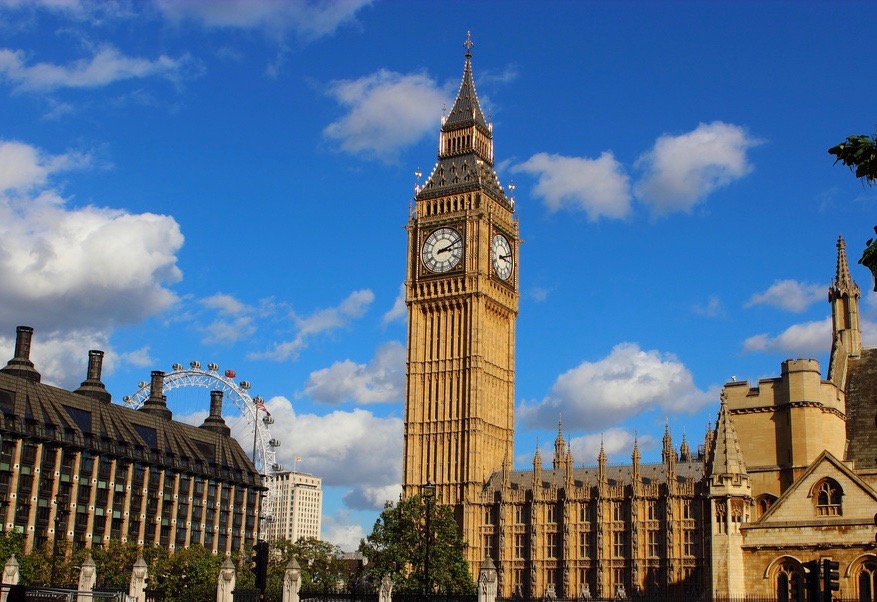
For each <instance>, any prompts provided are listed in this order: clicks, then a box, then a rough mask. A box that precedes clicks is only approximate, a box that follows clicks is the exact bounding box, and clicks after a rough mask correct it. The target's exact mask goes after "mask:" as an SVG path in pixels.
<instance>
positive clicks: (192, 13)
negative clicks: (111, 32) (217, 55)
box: [156, 0, 372, 41]
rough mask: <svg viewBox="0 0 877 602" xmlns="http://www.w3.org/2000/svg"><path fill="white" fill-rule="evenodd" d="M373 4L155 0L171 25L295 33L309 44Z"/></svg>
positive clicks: (366, 0) (361, 0)
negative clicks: (175, 23)
mask: <svg viewBox="0 0 877 602" xmlns="http://www.w3.org/2000/svg"><path fill="white" fill-rule="evenodd" d="M371 3H372V0H297V1H295V2H290V1H289V0H259V1H258V2H253V1H252V0H210V2H204V1H203V0H156V4H157V6H158V8H159V10H160V11H161V12H162V14H164V16H165V17H166V18H168V19H169V20H171V21H174V22H179V21H183V20H189V21H192V22H195V23H198V24H200V25H202V26H204V27H211V28H212V27H216V28H236V29H261V30H264V31H266V32H269V33H270V34H271V35H273V36H281V35H283V34H284V33H285V32H287V31H292V32H294V33H296V34H297V35H298V36H300V37H301V38H302V39H304V40H306V41H309V40H314V39H317V38H320V37H323V36H326V35H330V34H332V33H334V32H335V31H336V30H337V29H338V27H339V26H341V25H343V24H344V23H349V22H351V21H353V20H354V19H355V18H356V13H357V12H359V10H361V9H362V8H364V7H367V6H369V5H371Z"/></svg>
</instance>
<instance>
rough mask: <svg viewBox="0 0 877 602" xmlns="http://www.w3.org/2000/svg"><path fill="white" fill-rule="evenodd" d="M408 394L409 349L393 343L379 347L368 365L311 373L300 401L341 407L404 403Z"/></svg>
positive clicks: (339, 366) (342, 365)
mask: <svg viewBox="0 0 877 602" xmlns="http://www.w3.org/2000/svg"><path fill="white" fill-rule="evenodd" d="M404 391H405V347H403V346H402V344H401V343H399V342H398V341H390V342H388V343H384V344H383V345H381V346H380V347H378V349H377V351H376V352H375V356H374V358H372V360H371V361H370V362H369V363H368V364H357V363H355V362H352V361H350V360H344V361H342V362H335V363H334V364H332V365H331V366H330V367H329V368H323V369H322V370H317V371H315V372H311V374H310V376H309V377H308V382H307V384H306V385H305V389H304V391H301V392H300V393H298V394H296V397H297V398H301V397H305V396H307V397H309V398H311V399H313V400H314V401H317V402H320V403H327V404H339V403H344V402H346V401H352V402H354V403H380V402H387V401H400V400H401V399H402V395H403V393H404Z"/></svg>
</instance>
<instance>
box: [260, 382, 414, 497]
mask: <svg viewBox="0 0 877 602" xmlns="http://www.w3.org/2000/svg"><path fill="white" fill-rule="evenodd" d="M265 403H266V405H267V407H268V409H269V410H270V411H271V415H272V416H273V417H274V419H275V422H274V424H273V425H272V426H271V435H272V436H273V437H276V438H278V439H280V441H281V442H283V445H282V446H281V447H279V448H277V460H278V461H279V462H280V463H282V464H284V465H286V466H289V467H291V466H292V464H293V460H294V458H295V457H296V456H299V457H301V459H302V460H301V462H298V463H297V469H298V470H301V471H303V472H309V473H312V474H316V475H320V476H321V477H322V478H323V485H324V486H327V487H336V486H341V487H350V488H351V489H353V490H354V491H355V493H351V494H349V495H352V496H359V499H369V496H371V497H372V498H374V495H375V494H374V493H369V491H371V490H379V489H380V488H383V487H388V486H390V485H394V484H397V483H399V482H400V481H401V477H402V420H401V419H399V418H396V417H387V418H381V417H378V416H375V415H374V414H372V413H371V412H368V411H365V410H361V409H355V410H352V411H350V412H342V411H335V412H332V413H331V414H326V415H325V416H317V415H315V414H297V413H296V412H295V411H294V410H293V408H292V404H291V403H290V401H289V400H288V399H287V398H285V397H273V398H271V399H269V400H268V401H267V402H265ZM250 444H251V445H252V442H251V443H250ZM356 492H358V493H356ZM351 499H352V498H351Z"/></svg>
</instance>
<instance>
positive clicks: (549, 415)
mask: <svg viewBox="0 0 877 602" xmlns="http://www.w3.org/2000/svg"><path fill="white" fill-rule="evenodd" d="M714 389H715V390H710V391H702V390H700V389H698V388H697V386H696V385H695V384H694V379H693V378H692V376H691V372H690V371H689V370H688V368H686V367H685V365H684V364H682V363H681V362H680V361H679V360H678V359H677V358H676V357H675V356H673V355H672V354H667V353H661V352H659V351H654V350H653V351H643V350H641V349H640V348H639V346H638V345H636V344H635V343H622V344H620V345H617V346H616V347H615V348H614V349H613V350H612V352H611V353H610V354H609V355H608V356H607V357H605V358H603V359H602V360H600V361H597V362H582V364H580V365H579V366H577V367H576V368H573V369H572V370H569V371H568V372H565V373H564V374H561V375H560V376H559V377H558V378H557V381H555V383H554V386H553V387H552V389H551V392H550V393H549V394H548V395H547V396H546V397H545V398H544V399H543V400H541V401H539V402H535V403H531V404H528V403H526V402H523V403H522V404H521V407H520V411H519V414H518V415H519V418H520V421H521V422H522V423H523V424H526V425H528V426H531V427H541V428H550V426H551V425H553V424H555V423H556V421H557V419H558V416H559V415H561V414H562V415H563V424H564V426H565V427H569V428H571V429H587V430H588V431H595V430H599V429H603V428H607V427H610V426H614V425H617V424H621V423H622V422H624V421H625V420H626V419H628V418H630V417H633V416H636V415H638V414H642V413H645V412H648V411H650V410H655V409H658V408H660V409H661V410H662V411H663V412H665V413H668V414H676V413H681V412H694V411H696V410H698V409H700V408H701V407H703V406H704V405H705V404H707V403H710V402H711V401H714V400H715V399H716V398H717V397H718V390H717V388H714Z"/></svg>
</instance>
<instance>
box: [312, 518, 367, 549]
mask: <svg viewBox="0 0 877 602" xmlns="http://www.w3.org/2000/svg"><path fill="white" fill-rule="evenodd" d="M366 535H367V533H365V531H363V528H362V525H360V524H359V523H356V522H354V519H353V518H352V517H351V516H350V515H349V513H348V512H346V511H344V510H339V511H338V512H336V513H335V514H333V515H325V514H324V515H323V523H322V525H321V529H320V538H321V539H322V540H323V541H328V542H329V543H331V544H334V545H336V546H338V547H339V548H341V550H343V551H344V552H355V551H356V550H357V549H358V548H359V542H360V540H362V539H365V536H366Z"/></svg>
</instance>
